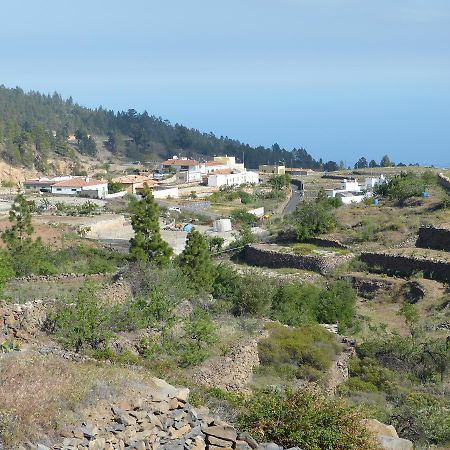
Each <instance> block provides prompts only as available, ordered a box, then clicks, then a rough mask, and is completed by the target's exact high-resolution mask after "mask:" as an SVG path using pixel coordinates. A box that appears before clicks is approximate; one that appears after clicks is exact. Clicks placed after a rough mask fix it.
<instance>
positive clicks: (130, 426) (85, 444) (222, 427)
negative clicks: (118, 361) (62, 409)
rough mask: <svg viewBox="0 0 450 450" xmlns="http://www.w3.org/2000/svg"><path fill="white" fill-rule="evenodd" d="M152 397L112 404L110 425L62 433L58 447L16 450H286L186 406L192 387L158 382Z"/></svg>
mask: <svg viewBox="0 0 450 450" xmlns="http://www.w3.org/2000/svg"><path fill="white" fill-rule="evenodd" d="M157 381H158V383H159V389H158V390H155V392H154V393H153V394H152V395H151V398H149V399H145V400H144V399H137V400H135V401H133V402H126V401H124V402H121V403H119V404H115V405H112V407H111V416H110V418H109V420H108V421H107V423H105V424H104V425H102V426H99V425H98V424H89V423H82V424H81V425H80V426H78V427H74V428H67V429H64V430H62V431H61V433H60V434H61V438H62V441H61V442H59V443H58V444H56V445H52V446H47V445H43V444H36V445H33V444H26V445H24V446H21V447H19V448H18V450H50V449H54V450H56V449H58V450H82V449H83V450H88V449H89V450H115V449H120V450H146V449H160V450H187V449H192V450H232V449H236V450H253V449H259V450H282V448H281V447H279V446H278V445H276V444H273V443H270V444H258V443H257V442H256V441H255V439H253V438H252V436H250V435H249V434H248V433H238V431H237V430H236V429H235V428H234V427H233V426H231V425H229V424H227V423H225V422H223V421H221V420H220V419H218V418H215V417H212V416H211V415H210V414H209V410H208V408H205V407H202V408H198V409H195V408H194V407H192V405H190V404H189V403H188V402H187V397H188V394H189V390H188V389H175V388H173V387H172V386H170V385H168V384H167V383H165V382H164V381H162V380H157Z"/></svg>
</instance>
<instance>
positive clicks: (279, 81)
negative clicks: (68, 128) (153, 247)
mask: <svg viewBox="0 0 450 450" xmlns="http://www.w3.org/2000/svg"><path fill="white" fill-rule="evenodd" d="M1 16H2V21H1V22H2V23H1V26H0V84H1V83H3V84H5V85H7V86H11V87H13V86H16V85H18V86H21V87H23V88H24V89H25V90H29V89H33V90H39V91H43V92H53V91H55V90H56V91H58V92H60V93H62V95H63V96H69V95H72V96H73V98H74V99H75V100H76V101H78V102H79V103H81V104H84V105H87V106H97V105H103V106H104V107H107V108H110V109H115V110H117V109H128V108H131V107H133V108H135V109H137V110H141V111H142V110H144V109H146V110H147V111H148V112H149V113H151V114H155V115H157V116H162V117H164V118H167V119H169V120H170V121H171V122H172V123H175V122H180V123H183V124H185V125H187V126H190V127H195V128H198V129H200V130H202V131H207V132H209V131H213V132H214V133H216V134H218V135H224V136H225V135H227V136H230V137H234V138H238V139H240V140H243V141H244V142H249V143H250V144H263V145H271V144H272V143H274V142H278V143H279V144H280V145H281V146H284V147H286V148H292V147H294V146H295V147H300V146H303V147H305V148H306V149H307V150H308V151H309V152H310V153H312V154H313V156H315V157H317V158H319V157H322V158H324V159H327V160H328V159H333V160H337V161H339V160H341V159H342V160H344V161H346V163H347V164H353V163H354V162H355V160H356V159H357V158H358V157H359V156H361V155H365V156H366V157H367V158H372V157H373V158H375V159H380V158H381V156H382V155H383V154H384V153H388V154H389V155H390V156H391V158H392V159H393V160H394V161H396V162H398V161H404V162H415V161H418V162H420V163H428V164H432V163H434V164H442V165H443V164H445V165H450V1H449V0H409V1H407V0H377V1H374V0H272V1H269V0H226V1H220V2H219V1H214V0H190V1H186V0H173V1H170V0H165V1H153V0H127V1H124V0H120V1H118V0H108V1H106V0H105V1H103V0H102V1H100V0H90V1H86V0H78V1H72V2H69V1H61V0H58V1H56V0H45V1H44V0H14V1H12V0H5V1H4V2H2V14H1Z"/></svg>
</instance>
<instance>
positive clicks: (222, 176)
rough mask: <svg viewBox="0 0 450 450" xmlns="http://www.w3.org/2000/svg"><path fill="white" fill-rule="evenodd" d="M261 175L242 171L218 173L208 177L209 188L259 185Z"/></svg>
mask: <svg viewBox="0 0 450 450" xmlns="http://www.w3.org/2000/svg"><path fill="white" fill-rule="evenodd" d="M258 183H259V174H258V173H257V172H250V171H246V170H244V171H242V172H231V170H230V169H228V170H227V171H221V172H216V173H212V174H210V175H208V186H211V187H220V186H240V185H241V184H258Z"/></svg>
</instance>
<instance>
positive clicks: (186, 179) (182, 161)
mask: <svg viewBox="0 0 450 450" xmlns="http://www.w3.org/2000/svg"><path fill="white" fill-rule="evenodd" d="M200 165H201V164H200V163H199V162H198V161H196V160H194V159H188V158H178V157H177V156H173V157H172V158H171V159H168V160H166V161H163V162H162V163H161V170H162V171H163V172H170V171H174V172H175V173H176V178H177V181H178V182H179V183H195V182H200V181H201V180H202V174H201V171H200Z"/></svg>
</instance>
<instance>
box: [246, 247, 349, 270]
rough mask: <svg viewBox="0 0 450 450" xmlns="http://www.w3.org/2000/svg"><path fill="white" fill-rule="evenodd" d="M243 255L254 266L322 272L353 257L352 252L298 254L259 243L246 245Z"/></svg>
mask: <svg viewBox="0 0 450 450" xmlns="http://www.w3.org/2000/svg"><path fill="white" fill-rule="evenodd" d="M242 256H243V259H244V260H245V261H246V262H247V263H249V264H252V265H254V266H262V267H271V268H279V269H281V268H293V269H304V270H311V271H313V272H319V273H321V274H326V273H328V272H330V271H331V270H332V269H334V268H335V267H336V266H338V265H340V264H342V263H344V262H345V261H348V260H349V259H351V258H352V257H353V255H352V254H350V253H349V254H347V255H338V254H330V255H296V254H295V253H285V252H281V251H279V250H277V249H276V248H273V249H271V248H269V247H268V246H267V245H266V246H263V245H258V244H256V245H248V246H246V247H245V248H244V250H243V255H242Z"/></svg>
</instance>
